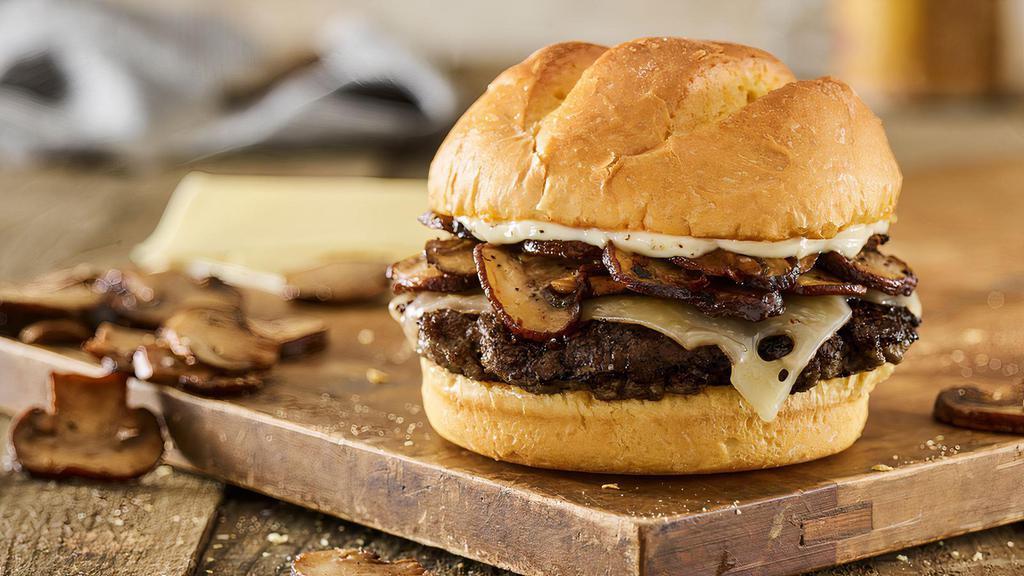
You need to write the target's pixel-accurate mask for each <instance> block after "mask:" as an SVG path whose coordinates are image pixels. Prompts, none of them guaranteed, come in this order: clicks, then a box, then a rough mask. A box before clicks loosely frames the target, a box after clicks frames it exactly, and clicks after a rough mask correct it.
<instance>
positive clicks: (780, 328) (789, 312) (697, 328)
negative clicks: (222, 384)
mask: <svg viewBox="0 0 1024 576" xmlns="http://www.w3.org/2000/svg"><path fill="white" fill-rule="evenodd" d="M490 308H491V306H490V303H489V302H488V301H487V298H486V297H485V296H484V295H483V294H478V295H472V296H466V295H457V294H439V293H430V292H426V293H421V294H419V295H411V294H403V295H401V296H398V297H397V298H395V299H394V300H392V302H391V306H390V309H391V314H392V316H393V317H394V318H395V319H396V320H398V321H399V322H400V323H401V324H402V328H403V330H404V331H405V334H406V337H407V338H409V341H410V343H412V344H413V346H415V345H416V341H417V332H418V321H419V319H420V318H421V317H422V316H423V315H424V314H426V313H427V312H431V311H434V310H440V309H452V310H455V311H458V312H464V313H474V314H479V313H482V312H486V311H488V310H490ZM851 314H852V311H851V310H850V307H849V305H847V304H846V299H845V298H843V297H842V296H817V297H813V298H811V297H787V299H786V312H785V314H782V315H781V316H777V317H775V318H769V319H768V320H764V321H762V322H746V321H743V320H735V319H730V318H710V317H708V316H706V315H704V314H703V313H701V312H700V311H698V310H697V309H695V308H693V307H692V306H689V305H686V304H683V303H681V302H676V301H672V300H665V299H661V298H650V297H646V296H622V295H618V296H604V297H601V298H594V299H591V300H586V301H584V303H583V310H582V317H583V319H584V320H604V321H608V322H621V323H625V324H638V325H640V326H644V327H646V328H650V329H651V330H655V331H657V332H660V333H662V334H664V335H665V336H668V337H669V338H671V339H672V340H675V341H676V342H677V343H678V344H679V345H680V346H682V347H683V348H686V349H688V350H692V349H694V348H697V347H700V346H718V347H719V348H720V349H721V350H722V351H723V352H724V353H725V355H726V356H728V357H729V360H730V361H731V362H732V385H733V386H734V387H735V388H736V390H737V391H738V392H739V393H740V395H742V396H743V398H744V399H745V400H746V401H747V402H748V403H749V404H750V405H751V406H752V407H753V408H754V410H755V411H756V412H757V413H758V415H759V416H760V417H761V418H762V419H763V420H766V421H771V420H774V419H775V416H776V415H777V414H778V412H779V409H780V408H781V407H782V405H783V403H784V402H785V401H786V399H787V398H788V397H789V394H790V391H791V390H792V389H793V384H794V383H795V382H796V379H797V377H798V376H799V375H800V372H802V371H803V369H804V367H806V366H807V363H808V362H810V360H811V358H813V357H814V355H815V354H816V353H817V351H818V348H819V347H821V345H822V344H823V343H824V342H825V341H826V340H828V339H829V338H830V337H832V335H833V334H835V333H836V331H838V330H839V328H841V327H842V326H843V324H845V323H846V321H847V320H849V319H850V316H851ZM779 334H785V335H787V336H789V337H790V338H791V339H792V340H793V343H794V346H793V350H792V351H791V352H790V353H789V354H787V355H786V356H784V357H782V358H779V359H778V360H772V361H770V362H769V361H765V360H762V359H761V357H760V356H759V355H758V353H757V345H758V343H759V342H760V341H761V340H762V339H764V338H766V337H768V336H775V335H779Z"/></svg>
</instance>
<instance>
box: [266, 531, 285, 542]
mask: <svg viewBox="0 0 1024 576" xmlns="http://www.w3.org/2000/svg"><path fill="white" fill-rule="evenodd" d="M267 542H270V543H271V544H285V543H287V542H288V535H287V534H278V533H277V532H271V533H270V534H267Z"/></svg>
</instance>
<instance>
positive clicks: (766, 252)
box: [455, 216, 889, 258]
mask: <svg viewBox="0 0 1024 576" xmlns="http://www.w3.org/2000/svg"><path fill="white" fill-rule="evenodd" d="M455 219H456V220H457V221H458V222H459V223H460V224H462V225H463V226H465V227H466V228H467V229H469V231H470V232H472V233H473V236H476V237H477V238H478V239H480V240H483V241H484V242H490V243H491V244H517V243H519V242H522V241H523V240H576V241H579V242H584V243H587V244H591V245H593V246H600V247H604V246H605V245H606V244H608V243H609V242H611V243H612V244H614V245H615V246H617V247H618V248H622V249H623V250H628V251H630V252H636V253H638V254H643V255H645V256H650V257H652V258H670V257H672V256H685V257H687V258H694V257H697V256H700V255H702V254H707V253H708V252H711V251H712V250H715V249H716V248H721V249H722V250H727V251H729V252H735V253H737V254H746V255H747V256H756V257H759V258H789V257H796V258H802V257H804V256H806V255H808V254H819V253H823V252H839V253H840V254H842V255H844V256H846V257H848V258H852V257H854V256H856V255H857V253H858V252H860V251H861V249H862V248H863V247H864V245H865V244H866V243H867V241H868V238H870V237H871V236H872V235H873V234H885V233H887V232H888V231H889V223H888V222H886V221H879V222H875V223H874V224H858V225H856V226H851V227H849V228H847V229H845V230H842V231H840V232H839V233H838V234H836V235H835V236H834V237H832V238H825V239H817V238H791V239H789V240H781V241H778V242H757V241H751V240H727V239H718V238H696V237H693V236H672V235H669V234H655V233H652V232H622V231H607V230H600V229H598V228H572V227H570V226H563V225H561V224H552V223H550V222H540V221H536V220H518V221H510V222H487V221H485V220H482V219H480V218H468V217H466V216H457V217H456V218H455Z"/></svg>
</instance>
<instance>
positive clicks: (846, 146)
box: [429, 38, 902, 241]
mask: <svg viewBox="0 0 1024 576" xmlns="http://www.w3.org/2000/svg"><path fill="white" fill-rule="evenodd" d="M901 182H902V176H901V174H900V170H899V167H898V166H897V165H896V161H895V159H894V158H893V155H892V151H891V150H890V149H889V143H888V141H887V140H886V137H885V131H884V130H883V128H882V123H881V121H880V120H879V119H878V117H876V116H875V115H874V114H873V113H872V112H871V110H869V109H868V108H867V106H865V105H864V103H863V102H861V100H860V99H859V98H858V97H857V95H856V94H854V93H853V91H852V90H851V89H850V87H849V86H847V85H846V84H844V83H842V82H840V81H838V80H835V79H832V78H827V77H826V78H819V79H817V80H808V81H797V80H796V79H795V77H794V76H793V73H792V72H791V71H790V70H789V69H788V68H787V67H786V66H785V65H784V64H782V63H781V62H779V61H778V60H777V59H776V58H775V57H773V56H772V55H771V54H768V53H766V52H763V51H761V50H757V49H755V48H749V47H746V46H739V45H736V44H727V43H724V42H701V41H694V40H685V39H682V38H644V39H640V40H633V41H631V42H626V43H624V44H619V45H618V46H615V47H613V48H607V47H604V46H598V45H595V44H587V43H583V42H567V43H564V44H555V45H552V46H548V47H547V48H543V49H541V50H538V51H537V52H535V53H534V54H533V55H531V56H530V57H529V58H527V59H526V60H525V61H524V62H522V63H521V64H517V65H515V66H513V67H511V68H509V69H508V70H506V71H505V72H503V73H502V74H501V75H500V76H498V78H497V79H495V80H494V82H492V83H491V85H490V86H489V87H488V88H487V91H486V92H485V93H484V94H483V96H481V97H480V99H479V100H477V101H476V103H474V104H473V106H471V107H470V109H469V110H468V111H467V112H466V113H465V114H464V115H463V116H462V118H461V119H459V121H458V122H457V123H456V124H455V127H454V128H453V129H452V131H451V133H449V134H448V137H447V138H446V139H445V141H444V143H443V144H441V148H440V149H439V150H438V152H437V156H436V157H435V158H434V161H433V162H432V163H431V166H430V181H429V190H430V206H431V209H432V210H434V211H435V212H437V213H440V214H448V215H452V216H467V217H475V218H481V219H483V220H486V221H488V222H506V221H510V220H539V221H546V222H553V223H557V224H562V225H566V226H571V227H575V228H599V229H602V230H607V231H643V232H655V233H661V234H671V235H678V236H696V237H703V238H721V239H737V240H763V241H769V240H785V239H787V238H794V237H806V238H831V237H833V236H835V235H836V233H837V232H838V231H840V230H842V229H844V228H846V227H849V226H851V225H855V224H868V223H873V222H877V221H880V220H889V219H890V218H891V217H892V214H893V210H894V208H895V205H896V199H897V197H898V196H899V190H900V185H901Z"/></svg>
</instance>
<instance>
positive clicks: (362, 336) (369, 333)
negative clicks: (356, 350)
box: [356, 328, 377, 346]
mask: <svg viewBox="0 0 1024 576" xmlns="http://www.w3.org/2000/svg"><path fill="white" fill-rule="evenodd" d="M376 338H377V335H376V334H375V333H374V332H373V330H370V329H369V328H363V329H362V330H360V331H359V333H358V334H356V341H358V342H359V343H360V344H362V345H363V346H369V345H370V344H373V341H374V340H376Z"/></svg>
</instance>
